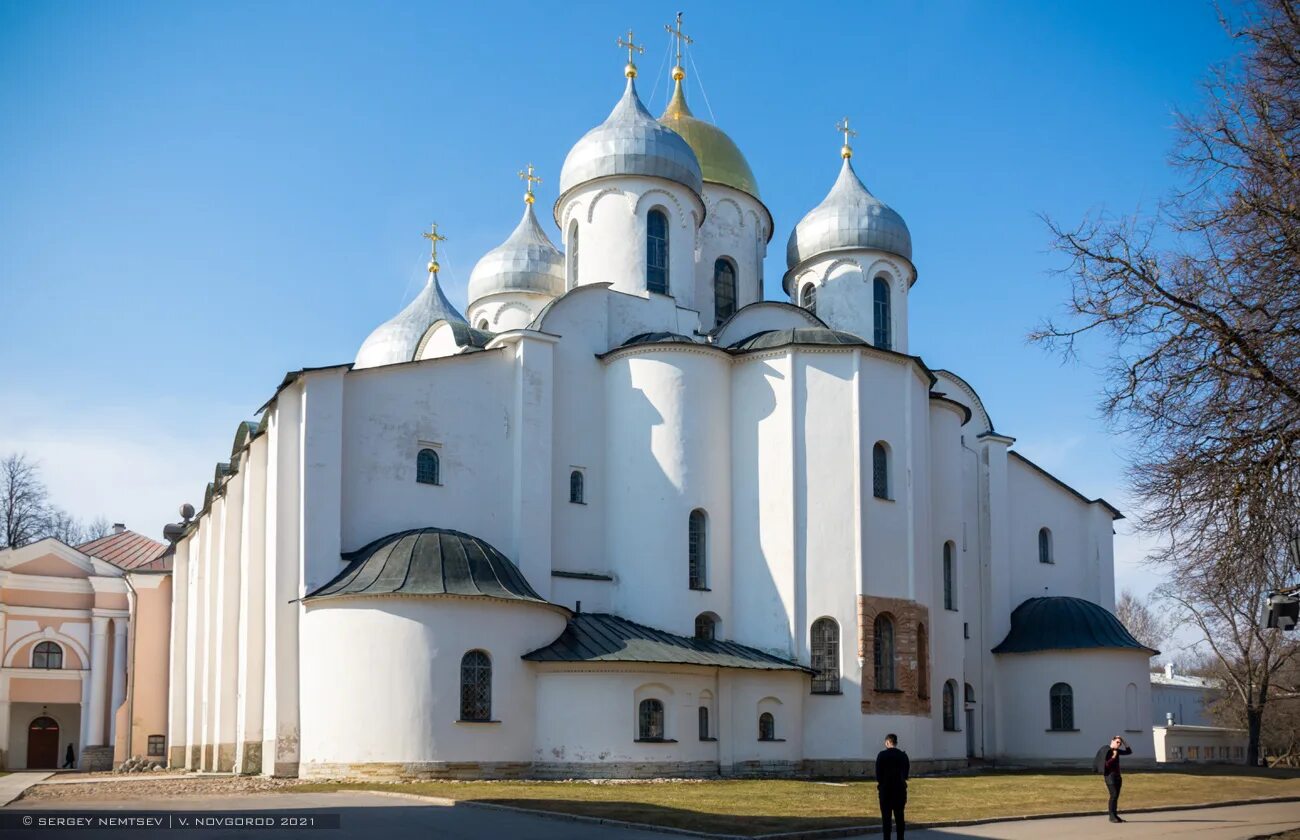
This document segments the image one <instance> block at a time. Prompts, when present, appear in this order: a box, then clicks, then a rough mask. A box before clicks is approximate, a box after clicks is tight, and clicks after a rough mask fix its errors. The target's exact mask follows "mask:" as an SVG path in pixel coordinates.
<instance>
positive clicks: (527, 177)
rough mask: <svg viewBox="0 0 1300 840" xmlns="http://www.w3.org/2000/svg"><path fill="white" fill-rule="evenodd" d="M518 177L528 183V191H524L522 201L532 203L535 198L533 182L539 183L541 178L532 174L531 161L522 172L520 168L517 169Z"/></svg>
mask: <svg viewBox="0 0 1300 840" xmlns="http://www.w3.org/2000/svg"><path fill="white" fill-rule="evenodd" d="M519 177H520V178H522V179H523V180H524V181H525V182H526V183H527V184H528V192H526V193H524V201H526V202H527V203H529V204H532V203H533V202H534V201H536V200H537V199H535V198H534V197H533V184H540V183H541V182H542V179H541V178H540V177H538V176H537V175H534V174H533V165H532V164H531V163H530V164H528V171H527V172H524V171H523V170H522V169H521V170H519Z"/></svg>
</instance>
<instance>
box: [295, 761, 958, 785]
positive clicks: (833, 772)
mask: <svg viewBox="0 0 1300 840" xmlns="http://www.w3.org/2000/svg"><path fill="white" fill-rule="evenodd" d="M967 766H968V762H967V760H966V759H964V758H944V759H919V760H915V761H913V762H912V773H913V774H915V775H919V774H922V773H946V772H953V771H957V770H965V769H966V768H967ZM875 772H876V762H875V760H874V759H871V760H858V759H808V760H804V761H738V762H736V763H735V764H731V765H727V766H725V767H719V765H718V763H717V762H715V761H645V762H570V761H560V762H533V763H529V762H522V761H521V762H509V761H485V762H475V761H428V762H396V761H394V762H378V761H377V762H361V763H355V764H353V763H347V762H313V763H311V764H304V765H302V767H301V774H300V775H301V777H302V778H304V779H373V780H381V781H388V780H399V779H454V780H462V781H464V780H473V779H663V778H674V779H716V778H719V777H722V778H790V777H802V778H808V777H836V778H862V779H870V778H873V777H874V775H875Z"/></svg>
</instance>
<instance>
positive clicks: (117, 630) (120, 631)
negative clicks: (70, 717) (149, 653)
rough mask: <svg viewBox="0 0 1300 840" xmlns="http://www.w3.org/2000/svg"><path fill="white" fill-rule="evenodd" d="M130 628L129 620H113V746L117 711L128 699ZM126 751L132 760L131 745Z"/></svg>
mask: <svg viewBox="0 0 1300 840" xmlns="http://www.w3.org/2000/svg"><path fill="white" fill-rule="evenodd" d="M129 626H130V620H129V619H126V618H120V617H119V618H115V619H113V680H112V685H113V691H112V694H111V700H110V701H109V704H108V743H109V744H112V745H116V744H117V710H118V709H119V708H121V706H122V701H124V700H125V699H126V634H127V631H128V629H129ZM126 751H127V755H126V758H130V757H131V756H130V752H131V745H130V744H127V745H126Z"/></svg>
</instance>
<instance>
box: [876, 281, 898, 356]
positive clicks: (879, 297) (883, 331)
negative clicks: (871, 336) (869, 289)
mask: <svg viewBox="0 0 1300 840" xmlns="http://www.w3.org/2000/svg"><path fill="white" fill-rule="evenodd" d="M873 285H874V286H875V288H874V290H873V291H874V293H875V312H876V340H875V342H873V343H874V344H875V345H876V346H877V347H879V348H880V349H881V350H889V349H891V348H892V347H893V346H894V343H893V330H892V329H891V323H892V322H891V320H890V319H891V317H892V316H891V315H890V313H889V281H888V280H886V279H885V278H883V277H877V278H876V282H875V283H874V284H873Z"/></svg>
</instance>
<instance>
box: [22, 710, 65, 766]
mask: <svg viewBox="0 0 1300 840" xmlns="http://www.w3.org/2000/svg"><path fill="white" fill-rule="evenodd" d="M58 766H59V722H58V721H56V720H55V719H54V718H52V717H46V716H44V715H42V716H40V717H38V718H36V720H34V721H32V723H31V725H30V726H28V727H27V769H29V770H38V769H39V770H55V769H57V768H58Z"/></svg>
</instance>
